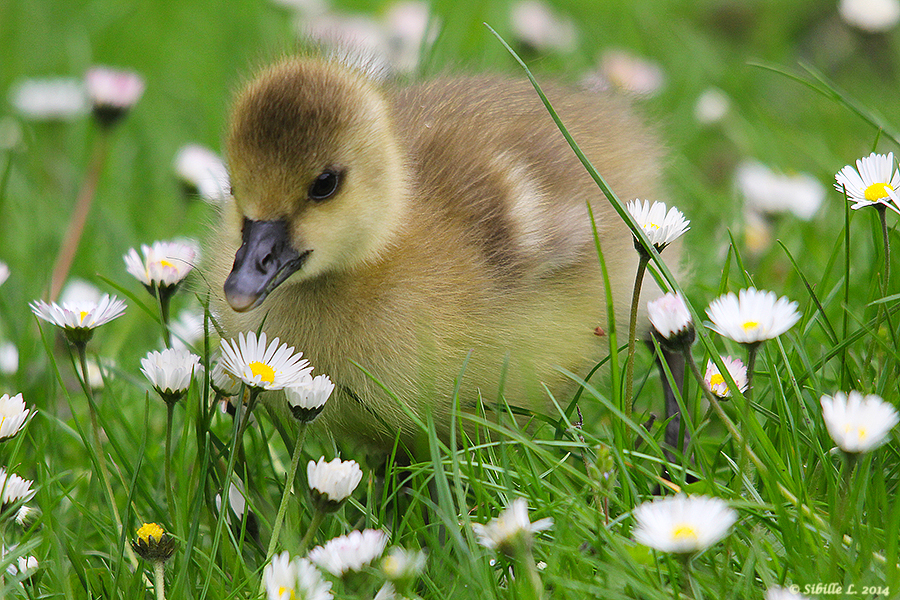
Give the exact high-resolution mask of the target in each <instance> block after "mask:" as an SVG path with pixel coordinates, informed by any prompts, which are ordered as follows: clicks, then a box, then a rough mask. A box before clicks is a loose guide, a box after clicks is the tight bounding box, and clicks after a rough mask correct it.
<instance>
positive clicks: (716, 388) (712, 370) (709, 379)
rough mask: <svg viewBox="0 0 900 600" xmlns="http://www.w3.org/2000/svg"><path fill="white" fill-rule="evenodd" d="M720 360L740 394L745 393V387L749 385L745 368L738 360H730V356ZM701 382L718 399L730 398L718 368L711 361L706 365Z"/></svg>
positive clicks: (729, 391)
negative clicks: (703, 382)
mask: <svg viewBox="0 0 900 600" xmlns="http://www.w3.org/2000/svg"><path fill="white" fill-rule="evenodd" d="M721 358H722V362H723V363H725V368H726V369H728V373H729V374H730V375H731V378H732V379H734V382H735V383H736V384H737V386H738V388H739V389H740V390H741V393H743V392H745V391H746V390H747V385H748V384H749V381H748V380H747V366H746V365H745V364H744V363H742V362H741V360H740V359H739V358H732V357H730V356H723V357H721ZM703 380H704V381H706V385H707V387H709V390H710V391H711V392H712V393H713V394H715V395H716V396H718V397H719V398H731V390H730V389H728V384H727V383H725V378H724V377H722V374H721V373H720V372H719V368H718V367H717V366H716V363H714V362H713V361H712V359H710V360H709V362H707V363H706V375H704V377H703Z"/></svg>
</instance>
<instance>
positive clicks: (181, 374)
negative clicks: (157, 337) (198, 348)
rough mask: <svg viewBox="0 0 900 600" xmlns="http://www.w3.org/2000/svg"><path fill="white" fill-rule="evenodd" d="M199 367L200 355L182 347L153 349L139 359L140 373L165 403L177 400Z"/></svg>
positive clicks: (198, 370) (182, 394)
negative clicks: (158, 350) (161, 349)
mask: <svg viewBox="0 0 900 600" xmlns="http://www.w3.org/2000/svg"><path fill="white" fill-rule="evenodd" d="M201 369H202V367H201V366H200V357H199V356H197V355H196V354H192V353H191V352H189V351H188V350H184V349H176V348H168V349H166V350H163V351H162V352H156V351H154V352H150V353H149V354H147V356H146V357H145V358H142V359H141V373H143V374H144V376H145V377H146V378H147V379H149V380H150V385H152V386H153V389H155V390H156V391H157V392H158V393H159V395H160V396H162V397H163V400H165V401H166V402H167V403H175V402H178V400H180V399H181V397H182V396H184V394H185V392H187V389H188V388H189V387H190V385H191V379H193V377H194V375H195V374H197V373H199V372H200V370H201Z"/></svg>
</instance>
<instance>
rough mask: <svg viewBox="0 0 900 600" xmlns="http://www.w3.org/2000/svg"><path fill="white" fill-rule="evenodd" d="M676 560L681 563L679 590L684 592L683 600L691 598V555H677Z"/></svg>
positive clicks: (692, 595) (692, 593)
mask: <svg viewBox="0 0 900 600" xmlns="http://www.w3.org/2000/svg"><path fill="white" fill-rule="evenodd" d="M678 558H679V559H680V562H681V590H682V591H683V592H684V597H685V598H693V597H694V590H693V587H692V585H691V555H690V554H679V555H678Z"/></svg>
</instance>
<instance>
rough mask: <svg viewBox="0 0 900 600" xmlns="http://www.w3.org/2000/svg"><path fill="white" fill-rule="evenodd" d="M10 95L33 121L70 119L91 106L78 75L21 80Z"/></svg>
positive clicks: (21, 113) (23, 112)
mask: <svg viewBox="0 0 900 600" xmlns="http://www.w3.org/2000/svg"><path fill="white" fill-rule="evenodd" d="M9 99H10V102H11V103H12V105H13V106H14V107H15V109H16V111H17V112H18V113H19V114H20V115H22V116H23V117H25V118H26V119H30V120H33V121H70V120H72V119H75V118H77V117H80V116H82V115H84V114H87V112H88V108H89V106H88V99H87V94H86V93H85V91H84V84H83V83H82V82H81V81H79V80H78V79H75V78H74V77H57V78H53V79H25V80H22V81H19V82H18V83H16V84H15V85H14V86H13V88H12V90H11V91H10V94H9Z"/></svg>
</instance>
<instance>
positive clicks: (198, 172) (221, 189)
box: [175, 144, 231, 205]
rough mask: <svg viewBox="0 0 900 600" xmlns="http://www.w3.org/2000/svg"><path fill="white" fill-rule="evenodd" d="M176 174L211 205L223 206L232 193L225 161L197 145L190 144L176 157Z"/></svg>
mask: <svg viewBox="0 0 900 600" xmlns="http://www.w3.org/2000/svg"><path fill="white" fill-rule="evenodd" d="M175 174H176V175H177V176H178V179H180V180H181V181H183V182H184V183H186V184H187V185H189V186H190V187H192V188H194V189H196V190H197V193H198V194H200V197H201V198H203V199H204V200H206V201H207V202H209V203H210V204H215V205H219V204H222V203H223V202H225V200H226V199H227V198H228V195H229V193H230V191H231V182H230V179H229V177H228V169H227V168H226V167H225V161H223V160H222V157H220V156H219V155H218V154H216V153H215V152H213V151H212V150H210V149H208V148H205V147H203V146H200V145H197V144H188V145H187V146H184V147H182V148H181V149H180V150H179V151H178V154H176V155H175Z"/></svg>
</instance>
